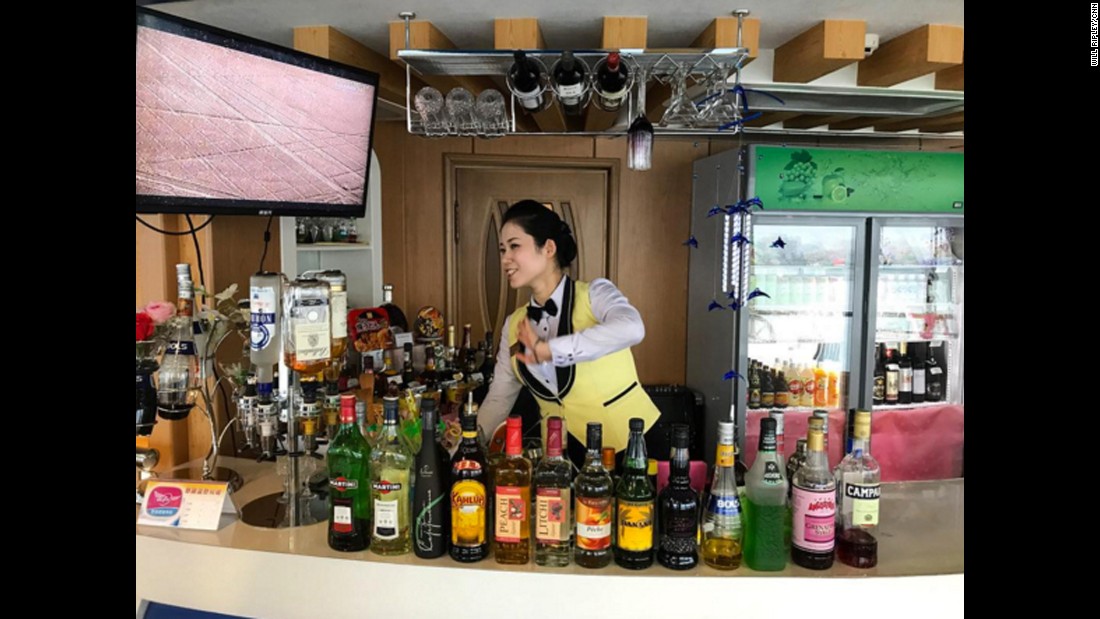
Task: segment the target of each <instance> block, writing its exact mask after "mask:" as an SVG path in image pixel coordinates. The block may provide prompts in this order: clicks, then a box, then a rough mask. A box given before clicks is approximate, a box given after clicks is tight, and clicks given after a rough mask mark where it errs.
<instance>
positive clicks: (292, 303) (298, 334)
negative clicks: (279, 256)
mask: <svg viewBox="0 0 1100 619" xmlns="http://www.w3.org/2000/svg"><path fill="white" fill-rule="evenodd" d="M331 295H332V291H331V289H330V288H329V285H328V283H327V282H323V281H320V280H317V279H308V278H299V279H297V280H295V281H294V282H293V283H291V284H290V285H289V286H287V288H286V290H285V291H284V293H283V357H284V362H285V363H286V365H287V367H289V368H290V369H291V370H294V371H295V372H298V373H299V374H301V376H302V378H303V379H310V380H316V376H317V375H318V374H320V373H321V371H322V370H324V369H325V367H327V366H328V364H329V361H330V359H331V358H332V313H331V311H330V310H331V305H330V299H331Z"/></svg>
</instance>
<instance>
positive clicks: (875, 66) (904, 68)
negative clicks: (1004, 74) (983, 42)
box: [856, 24, 963, 86]
mask: <svg viewBox="0 0 1100 619" xmlns="http://www.w3.org/2000/svg"><path fill="white" fill-rule="evenodd" d="M962 61H963V29H962V28H961V27H960V26H947V25H942V24H928V25H925V26H921V27H920V28H917V29H916V30H910V31H909V32H907V33H905V34H903V35H901V36H899V37H895V38H893V39H890V40H889V41H886V42H885V43H883V44H882V45H881V46H880V47H879V48H878V49H877V50H875V53H874V54H872V55H871V56H870V57H868V58H867V59H865V60H864V61H863V62H861V63H859V77H858V79H857V80H856V83H857V84H859V85H860V86H893V85H894V84H900V83H901V82H904V81H907V80H911V79H913V78H915V77H920V76H922V75H927V74H929V73H934V72H936V71H942V70H943V69H949V68H952V67H954V66H955V65H960V64H962Z"/></svg>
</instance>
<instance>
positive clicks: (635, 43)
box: [584, 17, 649, 131]
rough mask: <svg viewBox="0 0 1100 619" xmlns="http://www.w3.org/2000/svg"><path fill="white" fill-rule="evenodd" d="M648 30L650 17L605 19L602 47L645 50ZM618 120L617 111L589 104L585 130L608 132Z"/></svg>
mask: <svg viewBox="0 0 1100 619" xmlns="http://www.w3.org/2000/svg"><path fill="white" fill-rule="evenodd" d="M648 28H649V18H648V17H604V18H603V39H602V47H603V49H608V50H620V49H645V47H646V37H647V35H648ZM595 96H596V93H592V97H593V98H595ZM624 105H625V102H624ZM618 118H619V113H618V112H617V111H616V112H605V111H603V110H601V109H600V108H598V107H596V104H595V103H594V102H593V103H589V105H588V108H587V109H586V110H585V116H584V130H585V131H606V130H607V129H609V128H611V126H612V125H614V124H615V121H616V120H617V119H618ZM627 122H629V120H628V121H627Z"/></svg>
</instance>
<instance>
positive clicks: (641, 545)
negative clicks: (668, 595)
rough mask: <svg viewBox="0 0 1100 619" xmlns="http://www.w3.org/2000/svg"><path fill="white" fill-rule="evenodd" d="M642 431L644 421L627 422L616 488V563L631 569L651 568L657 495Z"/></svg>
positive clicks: (636, 419)
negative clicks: (626, 433)
mask: <svg viewBox="0 0 1100 619" xmlns="http://www.w3.org/2000/svg"><path fill="white" fill-rule="evenodd" d="M644 432H645V421H644V420H642V419H639V418H637V417H635V418H633V419H631V420H630V438H629V439H628V440H627V444H626V456H625V457H624V458H623V475H622V477H621V478H620V479H619V482H618V483H617V484H616V485H615V528H616V530H617V534H616V535H615V541H614V547H615V563H617V564H618V565H620V566H622V567H625V568H627V569H631V570H641V569H645V568H647V567H649V566H651V565H653V540H654V535H653V531H654V526H653V524H654V516H655V515H656V514H655V512H656V501H657V492H656V489H655V488H654V486H653V483H652V482H651V481H650V480H649V474H648V470H647V468H648V459H647V458H646V452H645V435H644ZM612 458H614V451H612ZM605 466H606V465H605Z"/></svg>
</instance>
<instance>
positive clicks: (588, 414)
mask: <svg viewBox="0 0 1100 619" xmlns="http://www.w3.org/2000/svg"><path fill="white" fill-rule="evenodd" d="M560 311H561V316H562V319H561V320H560V321H559V323H558V333H557V335H558V336H563V335H569V334H572V333H576V332H579V331H583V330H584V329H587V328H589V327H592V326H594V325H597V324H599V321H598V320H596V316H595V315H594V314H593V313H592V302H591V300H590V299H589V297H588V283H587V282H575V281H573V280H572V279H570V278H567V279H566V282H565V288H564V291H563V294H562V302H561V310H560ZM566 316H571V317H572V321H570V320H565V317H566ZM521 320H527V306H526V305H524V306H522V307H519V308H517V309H516V311H515V312H514V313H512V319H511V321H510V322H509V328H508V345H509V346H514V345H515V344H516V342H517V341H518V339H519V324H520V321H521ZM555 369H556V370H557V375H558V392H557V393H554V392H552V391H550V389H549V387H548V386H547V385H545V384H542V383H540V382H539V380H538V379H537V378H535V376H534V375H533V374H531V372H530V371H529V370H528V369H527V364H525V363H521V362H520V361H519V360H517V359H516V357H515V356H514V355H513V356H512V371H513V372H514V373H515V375H516V378H518V379H519V381H520V382H522V383H523V384H524V385H526V386H527V389H528V390H530V391H531V393H532V395H534V396H535V401H536V402H538V404H539V411H540V412H541V413H542V416H543V418H546V417H549V416H553V415H557V416H559V417H562V418H563V419H564V420H565V426H566V429H567V430H568V431H569V432H570V433H571V434H572V435H573V436H574V437H576V438H577V440H579V441H580V442H581V443H582V444H584V442H585V438H586V436H585V434H586V432H587V430H586V428H587V425H588V422H590V421H598V422H600V423H601V424H603V446H604V447H614V448H615V451H622V450H623V449H626V443H627V439H628V438H629V436H630V426H629V420H630V418H631V417H640V418H642V419H643V420H644V421H645V429H646V430H647V431H648V430H649V428H650V427H651V426H652V425H653V424H654V423H655V422H656V421H657V418H658V417H660V416H661V413H660V411H659V410H657V407H656V406H655V405H654V404H653V400H650V399H649V395H647V394H646V392H645V390H644V389H642V385H641V383H640V382H639V381H638V372H637V370H636V369H635V367H634V355H633V354H631V352H630V349H629V348H624V349H622V350H620V351H617V352H613V353H611V354H609V355H605V356H603V357H600V358H599V359H594V360H592V361H583V362H581V363H577V364H575V365H571V366H567V367H558V368H555ZM545 439H546V424H543V441H544V443H543V444H544V445H545ZM562 447H563V448H564V447H565V445H562Z"/></svg>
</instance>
